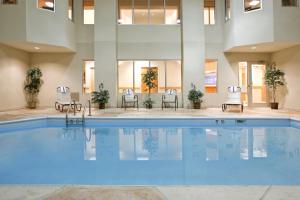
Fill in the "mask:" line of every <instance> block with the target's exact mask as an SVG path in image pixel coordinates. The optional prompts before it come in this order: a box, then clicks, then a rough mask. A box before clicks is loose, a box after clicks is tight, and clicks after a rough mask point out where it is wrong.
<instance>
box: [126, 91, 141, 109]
mask: <svg viewBox="0 0 300 200" xmlns="http://www.w3.org/2000/svg"><path fill="white" fill-rule="evenodd" d="M128 104H133V107H134V108H135V107H137V109H138V108H139V98H138V95H135V94H134V91H133V90H132V89H125V90H124V91H123V95H122V108H123V107H124V108H125V110H126V108H127V107H128Z"/></svg>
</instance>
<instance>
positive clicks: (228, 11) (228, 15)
mask: <svg viewBox="0 0 300 200" xmlns="http://www.w3.org/2000/svg"><path fill="white" fill-rule="evenodd" d="M230 18H231V9H230V0H225V21H228V20H230Z"/></svg>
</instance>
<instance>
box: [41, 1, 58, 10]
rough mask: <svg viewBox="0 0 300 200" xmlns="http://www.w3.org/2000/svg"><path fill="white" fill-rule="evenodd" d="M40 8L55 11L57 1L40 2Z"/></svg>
mask: <svg viewBox="0 0 300 200" xmlns="http://www.w3.org/2000/svg"><path fill="white" fill-rule="evenodd" d="M38 8H40V9H45V10H50V11H53V12H54V11H55V0H38Z"/></svg>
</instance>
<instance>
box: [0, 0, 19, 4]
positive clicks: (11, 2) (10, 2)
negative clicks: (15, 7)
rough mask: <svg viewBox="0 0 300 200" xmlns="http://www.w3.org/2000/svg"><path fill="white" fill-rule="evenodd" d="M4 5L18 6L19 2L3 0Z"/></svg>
mask: <svg viewBox="0 0 300 200" xmlns="http://www.w3.org/2000/svg"><path fill="white" fill-rule="evenodd" d="M2 4H17V0H2Z"/></svg>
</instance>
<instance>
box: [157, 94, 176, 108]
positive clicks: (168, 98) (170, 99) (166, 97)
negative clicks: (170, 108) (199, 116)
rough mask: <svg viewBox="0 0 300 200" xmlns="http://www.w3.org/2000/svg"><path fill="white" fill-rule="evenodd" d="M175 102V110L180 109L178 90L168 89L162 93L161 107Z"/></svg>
mask: <svg viewBox="0 0 300 200" xmlns="http://www.w3.org/2000/svg"><path fill="white" fill-rule="evenodd" d="M170 104H174V107H175V110H176V109H178V96H177V91H176V90H174V89H168V90H166V92H165V94H163V95H162V99H161V109H162V110H163V109H164V108H166V105H170Z"/></svg>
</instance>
